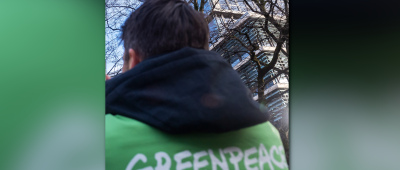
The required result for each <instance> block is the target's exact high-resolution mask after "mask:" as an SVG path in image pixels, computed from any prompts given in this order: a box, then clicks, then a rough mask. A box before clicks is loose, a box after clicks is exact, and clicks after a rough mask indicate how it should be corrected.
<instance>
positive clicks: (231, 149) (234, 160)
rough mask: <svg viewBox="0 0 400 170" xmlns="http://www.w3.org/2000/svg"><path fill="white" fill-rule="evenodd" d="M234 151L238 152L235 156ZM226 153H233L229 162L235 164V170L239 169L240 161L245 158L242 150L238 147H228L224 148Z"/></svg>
mask: <svg viewBox="0 0 400 170" xmlns="http://www.w3.org/2000/svg"><path fill="white" fill-rule="evenodd" d="M233 152H237V153H238V154H237V156H235V154H233ZM224 153H229V154H230V155H231V157H230V158H229V162H231V164H233V165H234V166H235V170H239V162H240V161H241V160H242V159H243V152H242V150H240V148H238V147H227V148H225V149H224Z"/></svg>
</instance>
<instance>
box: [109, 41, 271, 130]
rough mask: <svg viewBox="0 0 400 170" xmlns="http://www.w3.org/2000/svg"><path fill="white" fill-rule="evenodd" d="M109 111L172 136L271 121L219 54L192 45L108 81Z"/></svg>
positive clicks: (158, 56) (235, 128)
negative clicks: (172, 134) (173, 134)
mask: <svg viewBox="0 0 400 170" xmlns="http://www.w3.org/2000/svg"><path fill="white" fill-rule="evenodd" d="M106 113H109V114H118V115H122V116H126V117H129V118H132V119H136V120H138V121H141V122H143V123H146V124H148V125H150V126H153V127H155V128H157V129H160V130H162V131H164V132H167V133H193V132H214V133H221V132H228V131H233V130H238V129H241V128H245V127H249V126H253V125H256V124H259V123H263V122H265V121H267V114H266V113H263V112H261V111H260V107H259V104H258V103H256V102H255V101H254V100H253V99H252V97H251V95H250V91H249V90H248V89H247V87H245V86H244V84H243V83H242V80H241V79H240V77H239V75H238V73H237V72H236V71H235V70H233V69H232V67H231V66H230V65H229V64H228V63H227V62H226V61H225V60H223V59H222V57H221V56H220V55H219V54H218V53H216V52H212V51H206V50H200V49H194V48H189V47H185V48H182V49H180V50H177V51H174V52H171V53H167V54H163V55H157V56H153V57H150V58H147V59H145V60H144V61H142V62H140V63H139V64H137V65H136V66H135V67H134V68H133V69H131V70H129V71H127V72H125V73H123V74H121V75H119V76H117V77H114V78H112V79H110V80H108V81H106Z"/></svg>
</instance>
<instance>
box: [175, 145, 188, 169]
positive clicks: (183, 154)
mask: <svg viewBox="0 0 400 170" xmlns="http://www.w3.org/2000/svg"><path fill="white" fill-rule="evenodd" d="M190 156H192V153H190V151H188V150H185V151H182V152H179V153H177V154H175V155H174V159H175V161H176V170H182V169H185V168H190V167H192V163H191V162H185V163H183V162H182V160H183V159H185V158H187V157H190Z"/></svg>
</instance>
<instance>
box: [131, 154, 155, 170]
mask: <svg viewBox="0 0 400 170" xmlns="http://www.w3.org/2000/svg"><path fill="white" fill-rule="evenodd" d="M139 160H141V161H142V162H143V163H146V162H147V158H146V156H145V155H143V154H141V153H138V154H136V155H135V156H134V157H133V158H132V159H131V161H129V164H128V166H126V169H125V170H132V168H133V167H134V166H135V164H136V163H137V162H138V161H139ZM142 170H153V168H152V167H151V166H148V167H146V168H143V169H142Z"/></svg>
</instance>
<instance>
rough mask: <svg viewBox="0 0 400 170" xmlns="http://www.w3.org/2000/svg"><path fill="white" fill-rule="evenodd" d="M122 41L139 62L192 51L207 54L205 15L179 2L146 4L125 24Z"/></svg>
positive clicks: (161, 0) (157, 0) (149, 1)
mask: <svg viewBox="0 0 400 170" xmlns="http://www.w3.org/2000/svg"><path fill="white" fill-rule="evenodd" d="M121 28H122V35H121V40H122V41H123V42H124V47H125V53H126V54H128V50H129V48H132V49H133V50H135V51H136V52H138V53H139V55H140V56H141V57H142V59H145V58H147V57H149V56H152V55H158V54H163V53H168V52H172V51H176V50H179V49H181V48H183V47H187V46H188V47H193V48H197V49H206V50H208V36H209V35H208V34H209V30H208V24H207V22H206V20H205V18H204V15H203V14H202V13H200V12H197V11H195V10H194V9H193V8H192V7H191V6H190V5H189V4H188V3H187V2H185V1H182V0H146V1H145V2H144V3H143V4H142V5H141V6H140V7H139V8H138V9H136V10H135V11H134V12H132V14H131V15H130V16H129V17H128V19H127V20H126V21H125V23H124V25H123V26H122V27H121Z"/></svg>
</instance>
